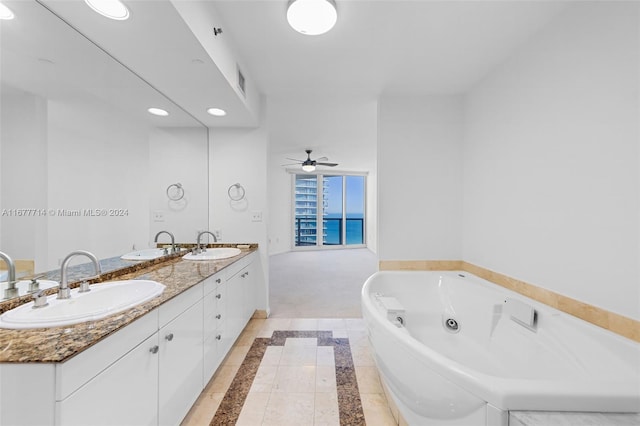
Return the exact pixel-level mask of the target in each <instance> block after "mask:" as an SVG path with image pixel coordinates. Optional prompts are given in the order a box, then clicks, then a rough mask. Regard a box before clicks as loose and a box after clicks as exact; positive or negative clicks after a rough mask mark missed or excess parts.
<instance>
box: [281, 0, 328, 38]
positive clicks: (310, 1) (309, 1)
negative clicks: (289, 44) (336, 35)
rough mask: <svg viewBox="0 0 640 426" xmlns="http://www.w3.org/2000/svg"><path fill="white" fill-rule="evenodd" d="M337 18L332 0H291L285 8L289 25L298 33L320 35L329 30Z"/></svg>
mask: <svg viewBox="0 0 640 426" xmlns="http://www.w3.org/2000/svg"><path fill="white" fill-rule="evenodd" d="M337 20H338V12H337V11H336V5H335V3H334V1H333V0H292V1H291V2H290V3H289V8H288V9H287V21H289V25H291V27H292V28H293V29H294V30H296V31H298V32H299V33H302V34H306V35H320V34H324V33H326V32H327V31H329V30H330V29H331V28H333V26H334V25H335V24H336V21H337Z"/></svg>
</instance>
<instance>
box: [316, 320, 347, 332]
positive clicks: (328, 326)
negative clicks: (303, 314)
mask: <svg viewBox="0 0 640 426" xmlns="http://www.w3.org/2000/svg"><path fill="white" fill-rule="evenodd" d="M346 328H347V325H346V324H345V323H344V320H343V319H342V318H319V319H318V330H345V329H346Z"/></svg>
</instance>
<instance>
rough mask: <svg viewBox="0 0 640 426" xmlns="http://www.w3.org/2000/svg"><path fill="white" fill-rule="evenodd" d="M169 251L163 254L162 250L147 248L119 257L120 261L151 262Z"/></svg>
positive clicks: (163, 250)
mask: <svg viewBox="0 0 640 426" xmlns="http://www.w3.org/2000/svg"><path fill="white" fill-rule="evenodd" d="M169 252H170V250H167V251H166V252H165V249H163V248H148V249H144V250H136V251H132V252H130V253H127V254H125V255H122V256H120V259H122V260H153V259H157V258H159V257H162V256H166V255H167V254H169Z"/></svg>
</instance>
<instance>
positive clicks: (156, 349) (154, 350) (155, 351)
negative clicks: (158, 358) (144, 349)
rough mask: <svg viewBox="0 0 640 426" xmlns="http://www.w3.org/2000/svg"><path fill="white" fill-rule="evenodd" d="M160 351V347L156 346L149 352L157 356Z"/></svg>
mask: <svg viewBox="0 0 640 426" xmlns="http://www.w3.org/2000/svg"><path fill="white" fill-rule="evenodd" d="M158 349H160V348H159V347H158V345H154V346H152V347H151V348H150V349H149V352H151V353H152V354H157V353H158Z"/></svg>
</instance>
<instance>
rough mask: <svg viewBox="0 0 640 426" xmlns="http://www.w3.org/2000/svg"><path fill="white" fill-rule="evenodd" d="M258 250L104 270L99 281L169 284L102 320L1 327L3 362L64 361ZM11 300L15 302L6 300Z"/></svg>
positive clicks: (0, 354)
mask: <svg viewBox="0 0 640 426" xmlns="http://www.w3.org/2000/svg"><path fill="white" fill-rule="evenodd" d="M255 250H256V249H253V248H251V249H244V250H242V252H241V253H240V254H239V255H238V256H236V257H233V258H229V259H222V260H214V261H203V262H199V263H198V264H197V265H194V263H193V262H189V261H183V260H182V259H181V258H180V257H179V255H178V256H177V257H176V256H172V257H170V258H169V259H167V258H163V259H164V261H162V262H158V263H151V264H148V263H146V262H143V263H144V265H145V266H141V265H137V266H139V267H136V266H134V267H133V269H132V270H129V269H121V270H119V271H118V274H117V276H116V277H105V276H104V275H105V274H103V276H101V277H100V279H99V281H100V282H104V281H109V280H114V279H117V280H125V279H145V280H152V281H157V282H160V283H162V284H164V285H165V286H166V288H165V290H164V292H163V293H162V294H161V295H160V296H158V297H157V298H155V299H153V300H150V301H149V302H146V303H144V304H141V305H138V306H136V307H134V308H131V309H129V310H127V311H125V312H121V313H118V314H115V315H112V316H110V317H107V318H105V319H102V320H99V321H89V322H85V323H80V324H76V325H72V326H64V327H55V328H46V329H29V330H7V329H0V362H12V363H26V362H29V363H38V362H40V363H50V362H64V361H66V360H67V359H69V358H71V357H73V356H74V355H76V354H78V353H79V352H81V351H83V350H85V349H87V348H89V347H91V346H92V345H94V344H95V343H97V342H98V341H100V340H102V339H104V338H105V337H107V336H109V335H110V334H112V333H114V332H115V331H117V330H119V329H121V328H122V327H124V326H126V325H128V324H130V323H131V322H133V321H135V320H136V319H137V318H139V317H141V316H143V315H145V314H146V313H148V312H150V311H151V310H153V309H155V308H157V307H158V306H160V305H161V304H163V303H164V302H166V301H168V300H170V299H172V298H174V297H175V296H177V295H178V294H180V293H182V292H183V291H185V290H187V289H189V288H191V287H193V286H194V285H196V284H198V283H199V282H201V281H202V280H203V279H205V278H207V277H209V276H211V275H213V274H215V273H217V272H219V271H221V270H223V269H224V268H226V267H228V266H229V265H231V264H233V263H235V262H236V261H237V260H239V259H241V258H243V257H245V256H247V255H249V254H251V253H253V252H254V251H255ZM182 254H184V253H182ZM156 260H157V259H156ZM106 275H107V276H108V274H106ZM76 284H77V283H76ZM49 290H50V291H51V292H52V293H55V291H56V289H55V288H53V289H49ZM47 292H49V291H47ZM20 299H27V300H24V301H23V302H22V303H25V302H27V301H29V300H30V296H25V297H23V298H20ZM10 302H11V303H13V301H9V302H5V303H10Z"/></svg>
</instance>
